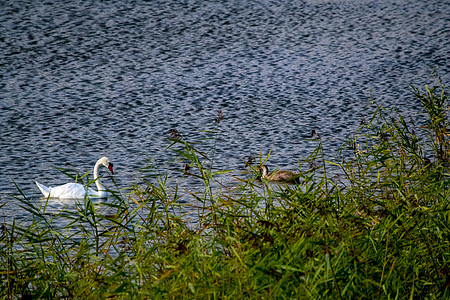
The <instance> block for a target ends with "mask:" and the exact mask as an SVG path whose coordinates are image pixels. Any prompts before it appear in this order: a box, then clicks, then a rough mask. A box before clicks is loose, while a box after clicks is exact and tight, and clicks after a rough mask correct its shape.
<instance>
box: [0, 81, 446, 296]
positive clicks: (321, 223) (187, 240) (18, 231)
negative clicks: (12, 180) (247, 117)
mask: <svg viewBox="0 0 450 300" xmlns="http://www.w3.org/2000/svg"><path fill="white" fill-rule="evenodd" d="M445 88H446V87H445V85H444V84H443V83H442V81H441V79H440V78H439V77H438V76H437V75H436V78H435V83H434V84H433V86H432V87H430V86H428V85H425V89H424V90H423V89H419V88H415V87H413V93H414V95H415V99H417V101H418V103H420V104H421V105H422V107H423V115H424V117H426V121H425V122H424V123H423V124H415V123H414V122H413V121H412V120H409V119H406V118H405V117H403V116H401V115H399V114H397V113H395V112H390V111H388V110H386V109H385V108H383V107H379V106H376V107H377V108H376V110H375V112H374V114H373V115H372V117H371V118H370V120H367V121H365V122H362V123H361V125H360V126H359V127H358V129H357V130H356V131H354V132H353V133H352V134H351V135H350V136H349V139H348V143H347V144H346V145H344V146H343V147H342V150H341V151H340V153H338V159H336V160H335V161H327V160H325V155H324V149H323V147H322V140H321V137H320V135H319V134H317V133H316V134H315V135H314V136H313V137H312V138H313V139H315V140H316V141H317V143H318V146H317V148H316V150H315V151H313V153H311V155H310V156H309V157H307V158H305V159H304V160H302V161H300V162H299V164H300V166H299V169H298V170H295V171H298V174H299V181H300V183H299V184H272V183H270V184H269V183H268V182H267V181H266V180H264V179H263V180H262V181H261V180H259V179H257V177H258V175H259V174H258V168H259V166H260V165H261V164H263V163H265V162H266V161H267V159H268V158H269V156H267V157H266V158H261V157H260V158H259V162H256V160H257V159H254V158H249V161H248V162H247V163H248V170H249V173H248V175H247V176H246V177H245V178H244V179H243V178H237V180H236V184H235V186H234V187H233V188H230V187H226V188H225V187H223V186H221V185H220V182H219V180H218V178H220V177H222V176H231V175H230V174H227V173H228V171H227V170H220V171H216V170H215V169H214V156H215V152H216V147H217V146H218V143H217V141H218V139H219V137H220V134H221V131H220V123H221V122H223V121H224V116H223V114H222V113H221V112H219V114H218V115H217V118H216V119H215V122H214V124H213V126H212V127H210V128H209V129H208V130H206V131H205V134H206V135H207V136H208V137H209V138H210V140H209V141H211V142H212V149H211V150H208V151H207V152H202V151H200V150H198V149H197V148H196V147H197V144H196V143H191V142H187V141H186V140H184V139H183V136H182V134H181V133H179V132H178V131H176V130H171V131H170V135H171V137H170V139H169V140H170V146H169V147H168V149H169V150H171V151H174V152H175V153H176V154H177V156H178V157H179V161H178V163H180V164H182V163H185V164H186V167H185V172H189V173H190V174H194V176H195V177H196V178H195V180H199V181H201V182H203V189H202V191H201V192H198V191H197V192H192V191H189V190H179V189H178V186H175V187H173V186H168V184H167V182H168V175H159V176H154V177H151V176H149V177H148V178H147V179H146V180H145V181H144V182H143V183H136V184H134V185H133V186H132V187H130V188H129V189H127V191H126V192H122V193H121V192H119V188H118V187H117V186H116V188H117V190H116V191H114V190H112V191H111V196H110V197H109V199H108V201H105V202H104V203H101V202H96V201H95V200H90V199H87V198H86V199H85V200H84V201H81V203H79V204H77V205H76V209H72V210H63V211H61V212H60V213H57V214H54V213H48V212H47V209H48V206H49V205H50V204H51V201H52V200H51V199H49V200H47V201H42V205H41V206H39V207H37V206H35V205H33V204H31V203H30V201H29V200H28V199H27V198H26V197H25V196H24V195H23V194H22V195H21V196H15V197H16V200H18V201H20V203H21V205H20V206H21V207H22V209H24V210H26V211H28V212H29V214H30V216H32V222H31V224H29V226H28V225H27V227H21V225H20V224H16V223H15V222H13V223H12V224H6V223H4V222H3V223H2V224H1V232H0V280H1V284H0V295H3V296H2V298H3V299H18V298H30V299H45V298H48V299H54V298H83V299H84V298H94V299H96V298H101V299H105V298H111V299H129V298H133V299H141V298H150V299H158V298H164V299H167V298H191V299H192V298H193V299H199V298H201V299H205V298H206V299H236V298H238V299H239V298H241V299H242V298H245V299H248V298H250V299H252V298H257V299H260V298H282V299H285V298H294V299H298V298H300V299H322V298H324V299H349V298H352V299H353V298H366V299H367V298H368V299H374V298H375V299H406V298H408V299H443V298H449V297H450V227H449V226H450V225H449V224H450V222H449V221H450V213H449V210H450V208H449V205H450V204H449V196H450V174H449V165H450V158H449V156H450V152H449V150H450V142H449V137H450V136H449V133H450V124H449V116H448V112H449V109H450V107H449V101H448V97H447V94H446V90H445ZM225 121H226V120H225ZM269 154H270V153H269ZM153 168H154V167H153V166H151V165H149V166H148V167H146V168H145V169H144V170H142V171H143V172H144V173H148V174H153V173H156V171H155V172H154V169H153ZM330 168H338V169H339V170H340V173H339V174H340V175H339V176H338V177H336V176H330V172H329V169H330ZM69 173H70V172H66V174H68V175H70V174H69ZM78 175H79V174H78ZM87 175H88V174H84V175H82V176H76V177H77V178H76V179H77V180H78V181H80V180H84V181H85V184H86V185H91V184H94V182H93V181H89V180H88V176H87ZM71 176H73V175H71ZM19 191H20V189H19ZM182 194H188V195H190V197H191V198H192V202H189V203H183V202H182V201H179V199H180V197H181V195H182ZM11 197H13V196H11ZM184 206H189V207H190V208H191V210H190V211H189V212H188V213H186V214H180V213H179V212H180V211H182V207H184ZM0 210H1V207H0ZM194 215H195V217H194ZM61 219H62V220H64V222H63V223H64V224H65V225H63V226H60V227H57V226H55V223H56V222H57V220H61ZM191 219H195V220H196V222H195V223H194V224H191V223H190V222H191ZM58 224H60V223H58Z"/></svg>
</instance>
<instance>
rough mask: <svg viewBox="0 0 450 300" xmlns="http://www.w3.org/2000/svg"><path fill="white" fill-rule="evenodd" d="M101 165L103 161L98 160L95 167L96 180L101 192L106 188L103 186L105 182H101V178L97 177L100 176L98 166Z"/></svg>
mask: <svg viewBox="0 0 450 300" xmlns="http://www.w3.org/2000/svg"><path fill="white" fill-rule="evenodd" d="M100 165H101V162H100V160H99V161H97V163H96V164H95V167H94V180H95V185H96V186H97V190H98V191H99V192H100V191H104V190H105V187H104V186H103V184H101V183H100V179H97V178H98V167H100Z"/></svg>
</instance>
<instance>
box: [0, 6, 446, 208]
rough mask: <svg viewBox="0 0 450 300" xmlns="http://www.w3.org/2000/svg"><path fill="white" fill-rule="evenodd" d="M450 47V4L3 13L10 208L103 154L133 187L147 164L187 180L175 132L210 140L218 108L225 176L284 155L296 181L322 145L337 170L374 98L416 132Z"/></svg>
mask: <svg viewBox="0 0 450 300" xmlns="http://www.w3.org/2000/svg"><path fill="white" fill-rule="evenodd" d="M449 40H450V1H438V0H430V1H419V0H417V1H410V0H408V1H406V0H405V1H401V0H399V1H391V0H378V1H361V0H354V1H292V0H289V1H266V0H262V1H170V0H167V1H16V0H14V1H12V0H9V1H2V2H0V125H1V126H0V174H1V175H0V191H1V201H2V202H5V201H10V197H9V196H8V195H7V194H8V193H14V192H16V190H15V187H14V185H13V183H12V182H13V181H14V182H16V183H17V184H18V185H19V186H20V188H21V189H22V190H23V192H24V193H25V194H27V195H29V196H34V197H35V198H36V197H37V196H38V190H37V187H36V186H35V185H34V180H39V181H41V182H43V183H45V184H51V185H55V184H61V183H65V182H67V181H70V180H68V178H67V177H66V176H65V175H63V174H61V173H60V172H59V171H57V170H55V169H54V167H56V166H61V167H70V168H74V169H76V170H79V171H80V172H81V173H84V172H86V171H89V170H91V169H92V167H93V165H94V163H95V161H96V160H97V159H98V158H100V157H101V156H103V155H107V156H109V157H110V159H111V160H112V161H113V162H114V163H115V166H116V175H115V178H116V180H117V182H118V183H119V184H120V185H121V186H129V185H130V184H131V182H132V181H133V176H137V175H138V172H137V169H138V168H139V167H141V166H142V165H143V164H142V161H143V160H144V159H147V158H151V157H153V159H154V162H155V164H156V165H157V166H158V168H159V169H160V170H161V171H164V170H166V169H169V170H171V169H173V170H174V169H176V168H177V166H176V164H173V163H172V164H166V163H167V162H168V161H170V160H171V159H173V158H174V154H173V153H172V152H170V151H166V150H165V148H166V146H167V145H168V141H167V140H166V138H167V137H169V133H168V132H169V130H170V129H176V130H178V131H179V132H180V133H181V134H182V135H183V136H184V137H186V138H187V139H188V140H191V141H194V140H197V139H200V138H201V137H204V134H202V133H200V132H199V130H202V129H207V128H208V125H209V124H211V123H213V120H214V118H215V117H216V115H217V112H218V111H219V110H222V111H223V114H224V117H225V119H224V120H223V121H222V122H221V124H220V126H221V130H222V134H221V136H220V139H219V141H218V145H217V147H218V149H217V156H216V160H215V162H216V167H217V168H219V169H222V168H225V169H234V170H236V172H239V171H242V170H243V169H244V163H245V161H246V160H247V157H248V156H249V155H250V154H253V155H254V156H256V157H258V156H259V154H260V151H261V152H262V154H263V155H266V154H267V153H268V152H269V151H270V150H272V153H271V156H270V159H269V163H268V164H269V165H270V166H271V167H272V168H274V167H276V166H280V167H283V168H291V169H295V168H298V162H299V161H300V160H301V159H302V158H304V157H306V156H307V155H308V154H309V153H310V151H311V150H312V149H314V147H315V146H316V145H317V144H316V143H315V142H312V141H308V140H306V137H308V135H309V133H310V131H311V130H312V129H315V130H316V131H318V132H319V133H320V134H321V136H322V138H323V140H324V144H325V150H326V151H327V152H328V153H330V154H329V155H330V156H331V155H332V154H333V153H334V152H335V151H336V150H337V149H338V148H339V147H340V146H341V145H343V141H344V140H345V138H346V136H347V135H348V134H349V133H350V132H351V131H352V130H353V129H355V127H356V126H357V125H358V124H359V123H360V122H361V119H362V118H363V117H365V116H366V117H367V115H368V114H370V111H371V109H372V106H371V105H370V100H369V98H370V95H373V96H374V98H375V99H377V100H378V101H379V102H380V103H381V104H383V105H386V106H389V107H397V108H398V109H399V110H400V111H401V112H402V113H404V114H405V115H407V116H410V117H411V118H413V119H414V118H417V117H418V114H419V113H420V107H419V106H418V103H417V102H416V101H415V99H414V98H413V95H412V93H411V89H410V87H409V84H414V85H417V86H423V84H425V83H428V82H430V80H431V79H430V74H431V71H432V69H433V68H434V67H439V68H438V70H439V73H440V75H441V76H442V78H443V80H444V82H446V83H448V82H450V76H449V69H450V43H449ZM179 168H180V169H181V168H182V166H180V167H179ZM180 180H182V179H180ZM104 181H105V183H106V184H107V185H108V179H107V178H106V179H105V180H104ZM4 210H5V208H4Z"/></svg>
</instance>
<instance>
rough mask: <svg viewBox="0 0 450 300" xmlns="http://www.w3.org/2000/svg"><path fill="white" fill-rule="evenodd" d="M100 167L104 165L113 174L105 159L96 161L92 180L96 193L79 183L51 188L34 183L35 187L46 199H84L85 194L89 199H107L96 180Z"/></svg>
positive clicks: (103, 188)
mask: <svg viewBox="0 0 450 300" xmlns="http://www.w3.org/2000/svg"><path fill="white" fill-rule="evenodd" d="M100 165H104V166H105V167H107V168H108V169H109V170H110V171H111V173H112V174H114V171H113V164H112V163H111V162H110V161H109V159H108V158H107V157H102V158H100V159H99V160H98V161H97V163H96V164H95V167H94V180H95V185H96V186H97V190H98V191H96V190H93V189H91V188H88V189H87V188H86V187H85V186H84V185H82V184H79V183H66V184H64V185H60V186H55V187H51V186H45V185H43V184H41V183H39V182H37V181H36V185H37V186H38V188H39V189H40V190H41V192H42V194H43V195H44V197H46V198H49V197H50V198H59V199H84V197H85V195H86V193H87V196H88V197H89V198H94V197H95V198H107V197H108V192H106V190H105V187H104V186H103V185H102V184H101V183H100V179H98V168H99V167H100Z"/></svg>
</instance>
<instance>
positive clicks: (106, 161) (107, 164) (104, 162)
mask: <svg viewBox="0 0 450 300" xmlns="http://www.w3.org/2000/svg"><path fill="white" fill-rule="evenodd" d="M99 162H100V163H101V164H102V165H104V166H105V167H107V168H108V169H109V170H110V171H111V174H114V169H113V167H114V165H113V163H112V162H110V161H109V158H107V157H106V156H104V157H102V158H100V159H99Z"/></svg>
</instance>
